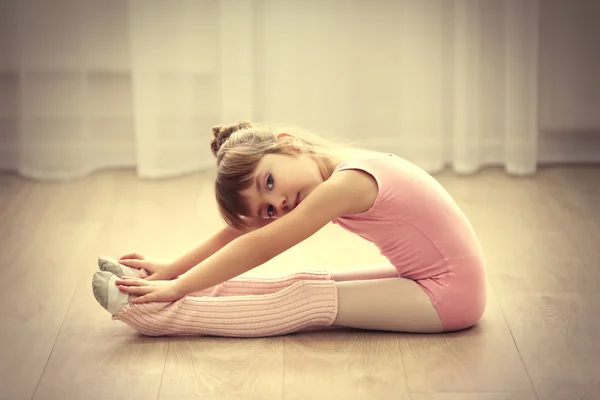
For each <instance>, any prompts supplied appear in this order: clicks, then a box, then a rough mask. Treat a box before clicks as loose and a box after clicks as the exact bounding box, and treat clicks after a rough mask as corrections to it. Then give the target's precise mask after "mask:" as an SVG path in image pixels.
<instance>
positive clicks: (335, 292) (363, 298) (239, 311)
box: [94, 273, 442, 337]
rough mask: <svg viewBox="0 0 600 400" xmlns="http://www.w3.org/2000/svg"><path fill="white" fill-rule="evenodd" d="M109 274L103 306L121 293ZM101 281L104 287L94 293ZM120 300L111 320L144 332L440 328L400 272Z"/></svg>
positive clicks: (267, 332) (276, 332)
mask: <svg viewBox="0 0 600 400" xmlns="http://www.w3.org/2000/svg"><path fill="white" fill-rule="evenodd" d="M98 274H102V273H98ZM111 281H114V278H110V279H109V280H107V281H106V285H96V287H95V292H94V294H95V295H96V298H97V299H99V301H100V299H108V300H107V302H108V304H109V305H110V304H113V305H115V304H118V303H119V302H117V301H116V300H114V298H118V296H122V295H123V293H121V292H119V291H118V288H116V287H115V286H114V282H113V284H112V285H111V284H110V283H111ZM100 287H102V288H105V289H102V290H105V291H108V292H109V293H106V292H103V293H97V291H99V290H100V289H98V288H100ZM111 293H112V295H111ZM124 300H125V301H124V302H121V303H120V304H122V306H121V307H120V308H118V307H115V306H113V308H111V307H105V308H107V309H110V311H111V313H112V314H113V318H114V319H117V320H120V321H123V322H124V323H126V324H128V325H130V326H131V327H133V328H134V329H136V330H137V331H139V332H140V333H142V334H145V335H149V336H164V335H210V336H229V337H262V336H276V335H283V334H288V333H293V332H300V331H305V330H315V329H324V328H327V327H331V326H338V327H351V328H359V329H370V330H386V331H398V332H440V331H441V330H442V325H441V323H440V320H439V317H438V316H437V313H436V311H435V309H434V308H433V306H432V304H431V302H430V301H429V298H428V297H427V295H426V294H425V292H424V291H423V290H422V289H421V288H420V287H419V286H418V285H417V284H416V283H414V282H412V281H410V280H406V279H402V278H383V279H375V280H363V281H345V282H335V281H332V280H323V281H299V282H295V283H293V284H292V285H291V286H289V287H287V288H284V289H282V290H280V291H278V292H275V293H270V294H263V295H245V296H226V297H208V296H205V297H193V296H187V297H185V298H183V299H181V300H178V301H176V302H173V303H146V304H139V305H130V304H128V301H127V299H124ZM101 304H102V303H101ZM115 308H117V310H116V311H115Z"/></svg>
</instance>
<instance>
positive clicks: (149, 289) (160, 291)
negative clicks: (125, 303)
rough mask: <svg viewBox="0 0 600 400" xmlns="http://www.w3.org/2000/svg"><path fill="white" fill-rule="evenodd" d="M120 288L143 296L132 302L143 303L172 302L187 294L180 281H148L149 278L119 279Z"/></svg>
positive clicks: (125, 291)
mask: <svg viewBox="0 0 600 400" xmlns="http://www.w3.org/2000/svg"><path fill="white" fill-rule="evenodd" d="M116 284H117V285H118V286H119V290H120V291H121V292H124V293H129V294H137V295H139V296H141V297H138V298H135V299H133V300H131V303H132V304H142V303H148V302H151V301H156V302H171V301H177V300H179V299H181V298H182V297H184V296H185V293H183V291H182V290H181V289H180V287H179V284H178V281H177V280H174V281H150V282H149V281H148V280H147V279H140V278H133V277H124V278H123V279H117V282H116Z"/></svg>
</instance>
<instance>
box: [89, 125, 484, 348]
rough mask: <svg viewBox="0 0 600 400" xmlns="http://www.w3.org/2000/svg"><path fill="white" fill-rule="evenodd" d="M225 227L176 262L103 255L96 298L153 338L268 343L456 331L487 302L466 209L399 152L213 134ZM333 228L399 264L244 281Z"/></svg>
mask: <svg viewBox="0 0 600 400" xmlns="http://www.w3.org/2000/svg"><path fill="white" fill-rule="evenodd" d="M213 134H214V139H213V140H212V142H211V149H212V152H213V154H214V155H215V156H216V159H217V177H216V182H215V191H216V198H217V202H218V205H219V210H220V213H221V216H222V218H223V219H224V221H225V222H226V226H225V227H224V228H223V229H221V230H220V231H218V232H216V233H215V234H214V235H213V236H211V237H209V238H208V239H207V240H206V241H205V242H203V243H202V244H200V245H199V246H198V247H197V248H194V249H192V250H191V251H190V252H188V253H187V254H184V255H183V256H181V257H180V258H179V259H177V260H175V261H173V262H170V263H160V262H156V261H153V260H149V259H145V258H144V257H142V256H139V255H137V254H128V255H126V256H123V257H121V259H120V260H118V261H114V260H110V259H106V258H101V259H99V264H100V269H101V270H102V271H99V272H97V273H96V274H95V275H94V277H93V291H94V295H95V297H96V299H97V300H98V302H99V303H100V304H101V305H102V306H103V307H104V308H105V309H107V310H108V311H109V312H110V313H111V314H112V315H113V317H112V318H113V319H115V320H120V321H123V322H124V323H126V324H128V325H130V326H131V327H133V328H134V329H136V330H137V331H138V332H140V333H142V334H144V335H151V336H162V335H211V336H230V337H258V336H273V335H283V334H288V333H292V332H300V331H306V330H316V329H326V328H328V327H351V328H358V329H369V330H385V331H398V332H422V333H433V332H448V331H456V330H461V329H465V328H468V327H471V326H473V325H474V324H476V323H477V322H478V321H479V319H480V318H481V316H482V315H483V312H484V309H485V299H486V288H485V272H484V263H483V254H482V250H481V247H480V244H479V242H478V239H477V237H476V235H475V232H474V230H473V228H472V226H471V224H470V223H469V221H468V220H467V218H466V217H465V215H464V214H463V213H462V212H461V210H460V209H459V207H458V205H457V204H456V203H455V202H454V200H453V199H452V198H451V197H450V195H449V194H448V193H447V192H446V191H445V190H444V189H443V187H442V186H441V185H440V184H439V183H438V182H437V181H436V180H435V179H434V178H433V177H431V176H430V175H429V174H428V173H426V172H425V171H423V170H422V169H420V168H418V167H417V166H415V165H413V164H411V163H409V162H408V161H406V160H404V159H402V158H400V157H397V156H395V155H392V154H385V153H378V152H371V151H367V150H361V149H355V148H351V147H342V146H336V145H334V144H333V143H331V142H329V141H326V140H325V139H323V138H319V137H314V138H313V137H312V136H313V135H311V134H310V133H308V132H304V131H301V130H298V131H297V132H294V131H290V130H275V129H274V128H273V127H270V126H262V125H255V124H251V123H249V122H246V121H243V122H240V123H237V124H234V125H230V126H224V127H223V126H217V127H214V128H213ZM329 222H333V223H335V224H339V225H340V226H342V227H343V228H344V229H346V230H348V231H350V232H353V233H355V234H357V235H359V236H360V237H362V238H364V239H365V240H368V241H370V242H372V243H374V244H375V245H376V246H377V247H378V248H379V250H380V251H381V254H382V255H383V256H385V257H386V258H387V259H388V260H389V264H386V265H377V266H365V267H362V268H358V269H356V268H354V269H349V270H339V271H338V270H333V271H319V270H315V271H305V272H298V273H295V274H291V275H289V276H285V277H282V278H270V279H260V278H246V277H242V276H239V275H241V274H243V273H245V272H247V271H249V270H251V269H253V268H255V267H257V266H259V265H261V264H263V263H265V262H267V261H268V260H270V259H272V258H273V257H275V256H277V255H278V254H280V253H282V252H284V251H286V250H287V249H289V248H291V247H292V246H294V245H296V244H297V243H300V242H301V241H303V240H305V239H307V238H308V237H310V236H311V235H312V234H314V233H315V232H317V231H318V230H319V229H321V228H322V227H323V226H324V225H326V224H327V223H329Z"/></svg>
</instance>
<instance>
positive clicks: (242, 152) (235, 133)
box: [210, 121, 344, 230]
mask: <svg viewBox="0 0 600 400" xmlns="http://www.w3.org/2000/svg"><path fill="white" fill-rule="evenodd" d="M212 132H213V136H214V138H213V139H212V140H211V142H210V148H211V151H212V153H213V154H214V156H215V157H216V161H217V176H216V179H215V196H216V200H217V204H218V207H219V213H220V214H221V217H222V218H223V220H224V221H225V223H226V224H228V225H229V226H232V227H234V228H236V229H240V230H244V229H245V228H247V227H248V226H247V225H246V223H245V221H244V219H243V217H244V216H249V215H250V210H249V209H248V203H247V201H246V199H245V198H244V197H243V196H242V194H241V192H242V191H243V190H245V189H247V188H249V187H250V186H251V185H252V183H253V180H254V174H255V170H256V166H257V165H258V163H259V162H260V160H261V159H262V157H263V156H265V155H266V154H285V155H290V156H291V155H297V154H298V152H297V151H298V149H299V150H301V151H302V152H303V153H305V154H309V155H310V156H312V157H314V158H315V161H316V162H317V165H318V166H319V169H320V170H321V174H322V175H323V177H324V179H327V178H328V177H329V175H330V174H331V173H332V172H333V168H334V165H333V164H334V159H335V158H336V155H339V154H341V152H343V148H344V147H343V146H342V145H341V144H337V143H335V142H334V141H332V140H328V139H326V138H325V137H324V136H319V135H316V134H313V133H312V132H309V131H307V130H304V129H300V128H297V127H277V126H276V125H275V124H269V125H261V124H253V123H251V122H249V121H240V122H237V123H235V124H232V125H226V126H222V125H219V126H215V127H213V128H212ZM280 133H287V134H288V135H291V136H289V137H286V139H283V140H282V139H280V138H279V137H278V135H279V134H280Z"/></svg>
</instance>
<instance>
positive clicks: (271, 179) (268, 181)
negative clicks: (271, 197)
mask: <svg viewBox="0 0 600 400" xmlns="http://www.w3.org/2000/svg"><path fill="white" fill-rule="evenodd" d="M269 186H271V187H269ZM267 189H269V190H273V176H272V175H269V176H267Z"/></svg>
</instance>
